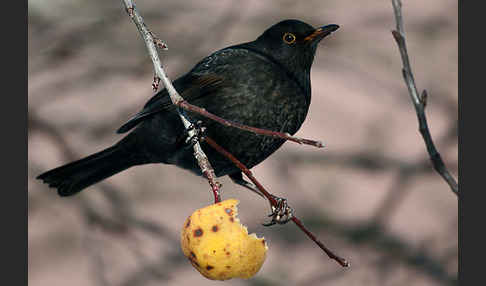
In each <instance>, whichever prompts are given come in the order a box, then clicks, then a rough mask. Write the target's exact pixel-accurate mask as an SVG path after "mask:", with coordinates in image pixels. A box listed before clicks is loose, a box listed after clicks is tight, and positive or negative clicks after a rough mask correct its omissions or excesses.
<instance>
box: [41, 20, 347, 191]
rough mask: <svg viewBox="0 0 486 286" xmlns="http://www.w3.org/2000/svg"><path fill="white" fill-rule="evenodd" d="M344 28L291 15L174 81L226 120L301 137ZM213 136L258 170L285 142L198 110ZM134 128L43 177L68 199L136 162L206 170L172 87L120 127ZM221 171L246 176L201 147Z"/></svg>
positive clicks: (189, 96)
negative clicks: (320, 47) (313, 80)
mask: <svg viewBox="0 0 486 286" xmlns="http://www.w3.org/2000/svg"><path fill="white" fill-rule="evenodd" d="M337 29H338V26H337V25H327V26H323V27H321V28H318V29H316V28H314V27H312V26H310V25H308V24H306V23H304V22H301V21H298V20H285V21H282V22H279V23H277V24H275V25H273V26H272V27H270V28H268V29H267V30H266V31H265V32H264V33H263V34H262V35H260V36H259V37H258V38H257V39H256V40H255V41H252V42H248V43H243V44H239V45H235V46H231V47H228V48H225V49H222V50H219V51H217V52H215V53H213V54H211V55H210V56H208V57H206V58H204V59H203V60H201V61H200V62H199V63H198V64H196V66H194V68H193V69H192V70H191V71H190V72H188V73H187V74H185V75H183V76H181V77H180V78H178V79H176V80H175V81H174V82H173V85H174V87H175V88H176V90H177V91H179V93H180V94H181V95H182V97H184V98H185V99H186V100H187V101H188V102H190V103H191V104H194V105H197V106H199V107H202V108H205V109H206V110H207V111H209V112H211V113H213V114H216V115H218V116H220V117H222V118H225V119H228V120H231V121H234V122H238V123H242V124H245V125H249V126H254V127H258V128H264V129H270V130H275V131H281V132H288V133H290V134H294V133H296V132H297V130H298V129H299V128H300V126H301V125H302V123H303V122H304V119H305V118H306V115H307V111H308V109H309V104H310V101H311V85H310V69H311V66H312V62H313V60H314V55H315V52H316V48H317V44H318V43H319V41H320V40H321V39H322V38H324V37H325V36H327V35H328V34H330V33H331V32H333V31H335V30H337ZM188 116H189V118H191V120H193V121H194V122H195V121H198V120H201V121H202V122H203V126H205V127H206V134H207V136H209V137H211V138H212V139H213V140H215V141H216V142H217V143H218V144H219V145H221V146H222V147H223V148H225V149H226V150H228V151H229V152H231V153H232V154H233V155H234V156H235V157H236V158H238V159H239V160H240V161H241V162H242V163H243V164H245V165H246V166H247V167H249V168H251V167H253V166H255V165H257V164H258V163H260V162H262V161H263V160H265V159H266V158H267V157H268V156H269V155H271V154H272V153H273V152H275V151H276V150H277V149H278V148H279V147H280V146H281V145H282V144H283V143H284V142H285V141H284V140H282V139H278V138H273V137H266V136H261V135H255V134H253V133H250V132H247V131H243V130H239V129H235V128H232V127H227V126H223V125H221V124H219V123H216V122H214V121H211V120H209V119H207V118H204V117H202V116H200V115H197V114H192V113H191V114H188ZM130 130H132V131H131V132H130V133H129V134H128V135H127V136H125V137H124V138H123V139H122V140H120V141H119V142H118V143H116V144H115V145H113V146H112V147H109V148H107V149H105V150H103V151H101V152H98V153H95V154H93V155H91V156H88V157H86V158H84V159H81V160H78V161H75V162H72V163H69V164H67V165H64V166H61V167H58V168H55V169H53V170H50V171H48V172H46V173H43V174H41V175H39V176H38V178H39V179H41V180H43V181H44V182H45V183H47V184H49V186H50V187H54V188H57V189H58V193H59V194H60V195H61V196H68V195H72V194H75V193H77V192H79V191H81V190H83V189H84V188H86V187H88V186H90V185H92V184H95V183H97V182H99V181H101V180H103V179H105V178H107V177H109V176H112V175H114V174H116V173H118V172H121V171H123V170H125V169H127V168H129V167H132V166H135V165H141V164H149V163H165V164H174V165H177V166H179V167H181V168H184V169H188V170H190V171H192V172H194V173H196V174H197V175H201V171H200V169H199V166H198V164H197V161H196V159H195V158H194V156H193V151H192V148H186V146H185V145H184V143H183V142H184V137H185V136H186V135H185V130H184V127H183V125H182V122H181V120H180V118H179V117H178V115H177V112H176V109H175V107H174V105H172V104H171V101H170V98H169V96H168V94H167V91H166V90H162V91H160V92H159V93H157V94H156V95H155V96H153V97H152V98H151V99H150V100H149V101H148V102H147V103H146V104H145V106H144V108H143V109H142V111H140V112H139V113H137V114H136V115H135V116H133V117H132V118H131V119H129V120H128V122H126V123H125V124H124V125H123V126H121V127H120V128H119V129H118V131H117V132H118V133H125V132H128V131H130ZM201 146H202V148H203V150H204V151H205V152H206V154H207V156H208V158H209V161H210V163H211V165H212V166H213V168H214V170H215V173H216V175H217V176H224V175H232V176H233V177H235V176H234V174H237V173H239V169H238V168H237V167H236V166H234V165H233V164H232V163H231V162H230V161H229V160H227V159H226V158H224V157H223V156H222V155H220V154H219V153H218V152H216V151H215V150H213V149H212V148H211V147H210V146H208V145H207V144H206V143H204V142H203V143H202V144H201Z"/></svg>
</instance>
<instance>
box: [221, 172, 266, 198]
mask: <svg viewBox="0 0 486 286" xmlns="http://www.w3.org/2000/svg"><path fill="white" fill-rule="evenodd" d="M229 177H230V179H231V180H232V181H233V183H235V184H237V185H240V186H243V187H245V188H247V189H248V190H250V191H252V192H254V193H255V194H257V195H259V196H261V197H262V198H265V196H264V195H263V194H262V193H261V192H260V190H259V189H258V188H257V187H256V186H255V185H254V184H252V183H250V182H248V181H247V180H245V179H243V175H242V173H241V172H238V173H233V174H230V175H229Z"/></svg>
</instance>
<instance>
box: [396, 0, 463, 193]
mask: <svg viewBox="0 0 486 286" xmlns="http://www.w3.org/2000/svg"><path fill="white" fill-rule="evenodd" d="M392 5H393V11H394V14H395V20H396V30H393V31H392V34H393V37H394V38H395V41H396V42H397V45H398V49H399V50H400V55H401V57H402V62H403V68H402V75H403V79H404V80H405V84H406V85H407V88H408V93H409V94H410V97H411V99H412V102H413V105H414V107H415V112H416V113H417V118H418V122H419V131H420V134H422V137H423V139H424V142H425V146H426V147H427V152H428V153H429V156H430V160H431V161H432V164H433V165H434V169H435V170H436V171H437V173H439V174H440V175H441V176H442V178H443V179H444V180H445V181H446V182H447V184H449V187H450V188H451V190H452V192H454V194H456V196H458V195H459V187H458V185H457V181H456V180H455V179H454V177H453V176H452V175H451V174H450V173H449V170H447V168H446V166H445V164H444V161H442V158H441V156H440V154H439V152H438V151H437V149H436V148H435V145H434V141H433V140H432V136H431V135H430V131H429V127H428V124H427V118H426V116H425V106H426V105H427V91H426V90H424V91H423V92H422V95H420V96H419V93H418V90H417V86H416V85H415V79H414V77H413V73H412V67H411V66H410V60H409V58H408V52H407V45H406V42H405V31H404V29H403V20H402V3H401V1H400V0H392Z"/></svg>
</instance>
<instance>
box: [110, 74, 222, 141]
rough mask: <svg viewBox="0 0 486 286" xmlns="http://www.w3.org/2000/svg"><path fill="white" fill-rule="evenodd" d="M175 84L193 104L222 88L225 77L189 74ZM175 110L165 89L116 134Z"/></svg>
mask: <svg viewBox="0 0 486 286" xmlns="http://www.w3.org/2000/svg"><path fill="white" fill-rule="evenodd" d="M173 84H174V87H175V88H176V90H177V91H178V92H179V94H180V95H181V96H182V97H183V98H184V99H185V100H187V101H188V102H191V101H194V100H196V99H198V98H201V97H203V96H207V95H210V94H211V93H213V92H214V91H216V90H217V89H219V88H221V86H222V84H223V77H221V76H219V75H215V74H205V75H194V74H189V75H186V76H183V77H181V78H179V79H177V80H175V81H174V83H173ZM174 109H175V105H173V104H172V101H171V100H170V97H169V94H168V92H167V90H166V89H164V90H162V91H160V92H159V93H157V94H156V95H154V96H153V97H152V98H151V99H150V100H149V101H148V102H147V103H146V104H145V106H144V108H143V109H142V111H140V112H139V113H137V114H135V115H134V116H133V117H132V118H130V119H129V120H128V121H127V122H126V123H125V124H123V125H122V126H121V127H120V128H119V129H118V130H117V131H116V132H117V133H125V132H127V131H129V130H130V129H132V128H133V127H135V126H136V125H137V124H139V123H140V122H142V121H143V120H145V119H147V118H149V117H150V116H152V115H153V114H155V113H158V112H167V111H169V110H174Z"/></svg>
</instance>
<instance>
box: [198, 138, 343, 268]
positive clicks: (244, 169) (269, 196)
mask: <svg viewBox="0 0 486 286" xmlns="http://www.w3.org/2000/svg"><path fill="white" fill-rule="evenodd" d="M204 141H206V143H208V144H209V145H210V146H211V147H213V148H214V149H215V150H216V151H218V152H219V153H221V154H222V155H223V156H225V157H226V158H228V159H229V160H230V161H231V162H233V164H235V165H236V166H237V167H238V168H239V169H240V170H241V171H242V172H243V173H244V174H245V175H246V176H247V177H248V179H250V181H252V183H253V184H255V186H256V187H257V188H258V190H259V191H260V192H261V193H262V194H263V195H264V196H265V197H266V198H267V200H268V201H269V202H270V204H271V205H272V206H273V207H277V205H278V202H277V200H275V198H274V196H273V195H272V194H270V193H269V192H268V191H267V190H265V188H264V187H263V186H262V184H260V182H258V180H257V179H256V178H255V177H254V176H253V174H252V172H251V171H250V170H249V169H248V168H247V167H246V166H245V165H244V164H243V163H241V162H240V161H239V160H238V159H237V158H236V157H235V156H233V155H232V154H231V153H230V152H228V151H226V150H225V149H224V148H223V147H221V146H219V145H218V144H217V143H216V142H215V141H214V140H213V139H211V138H209V137H207V136H206V137H204ZM291 220H292V221H293V222H294V223H295V224H296V225H297V226H298V227H299V228H300V229H301V230H302V231H303V232H304V233H305V234H306V235H307V236H308V237H309V238H310V239H311V240H312V241H314V242H315V243H316V244H317V245H318V246H319V247H320V248H321V249H322V250H323V251H324V252H325V253H326V254H327V256H329V258H331V259H334V260H335V261H337V262H338V263H339V264H340V265H341V266H343V267H349V265H350V264H349V262H348V261H347V260H346V259H344V258H342V257H339V256H338V255H336V254H334V252H332V250H330V249H329V248H327V247H326V246H325V245H324V244H323V243H322V242H321V241H320V240H319V239H317V237H315V235H314V234H313V233H312V232H310V231H309V230H307V228H306V227H305V226H304V224H303V223H302V222H301V221H300V220H299V219H298V218H297V217H295V216H293V217H292V218H291Z"/></svg>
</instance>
